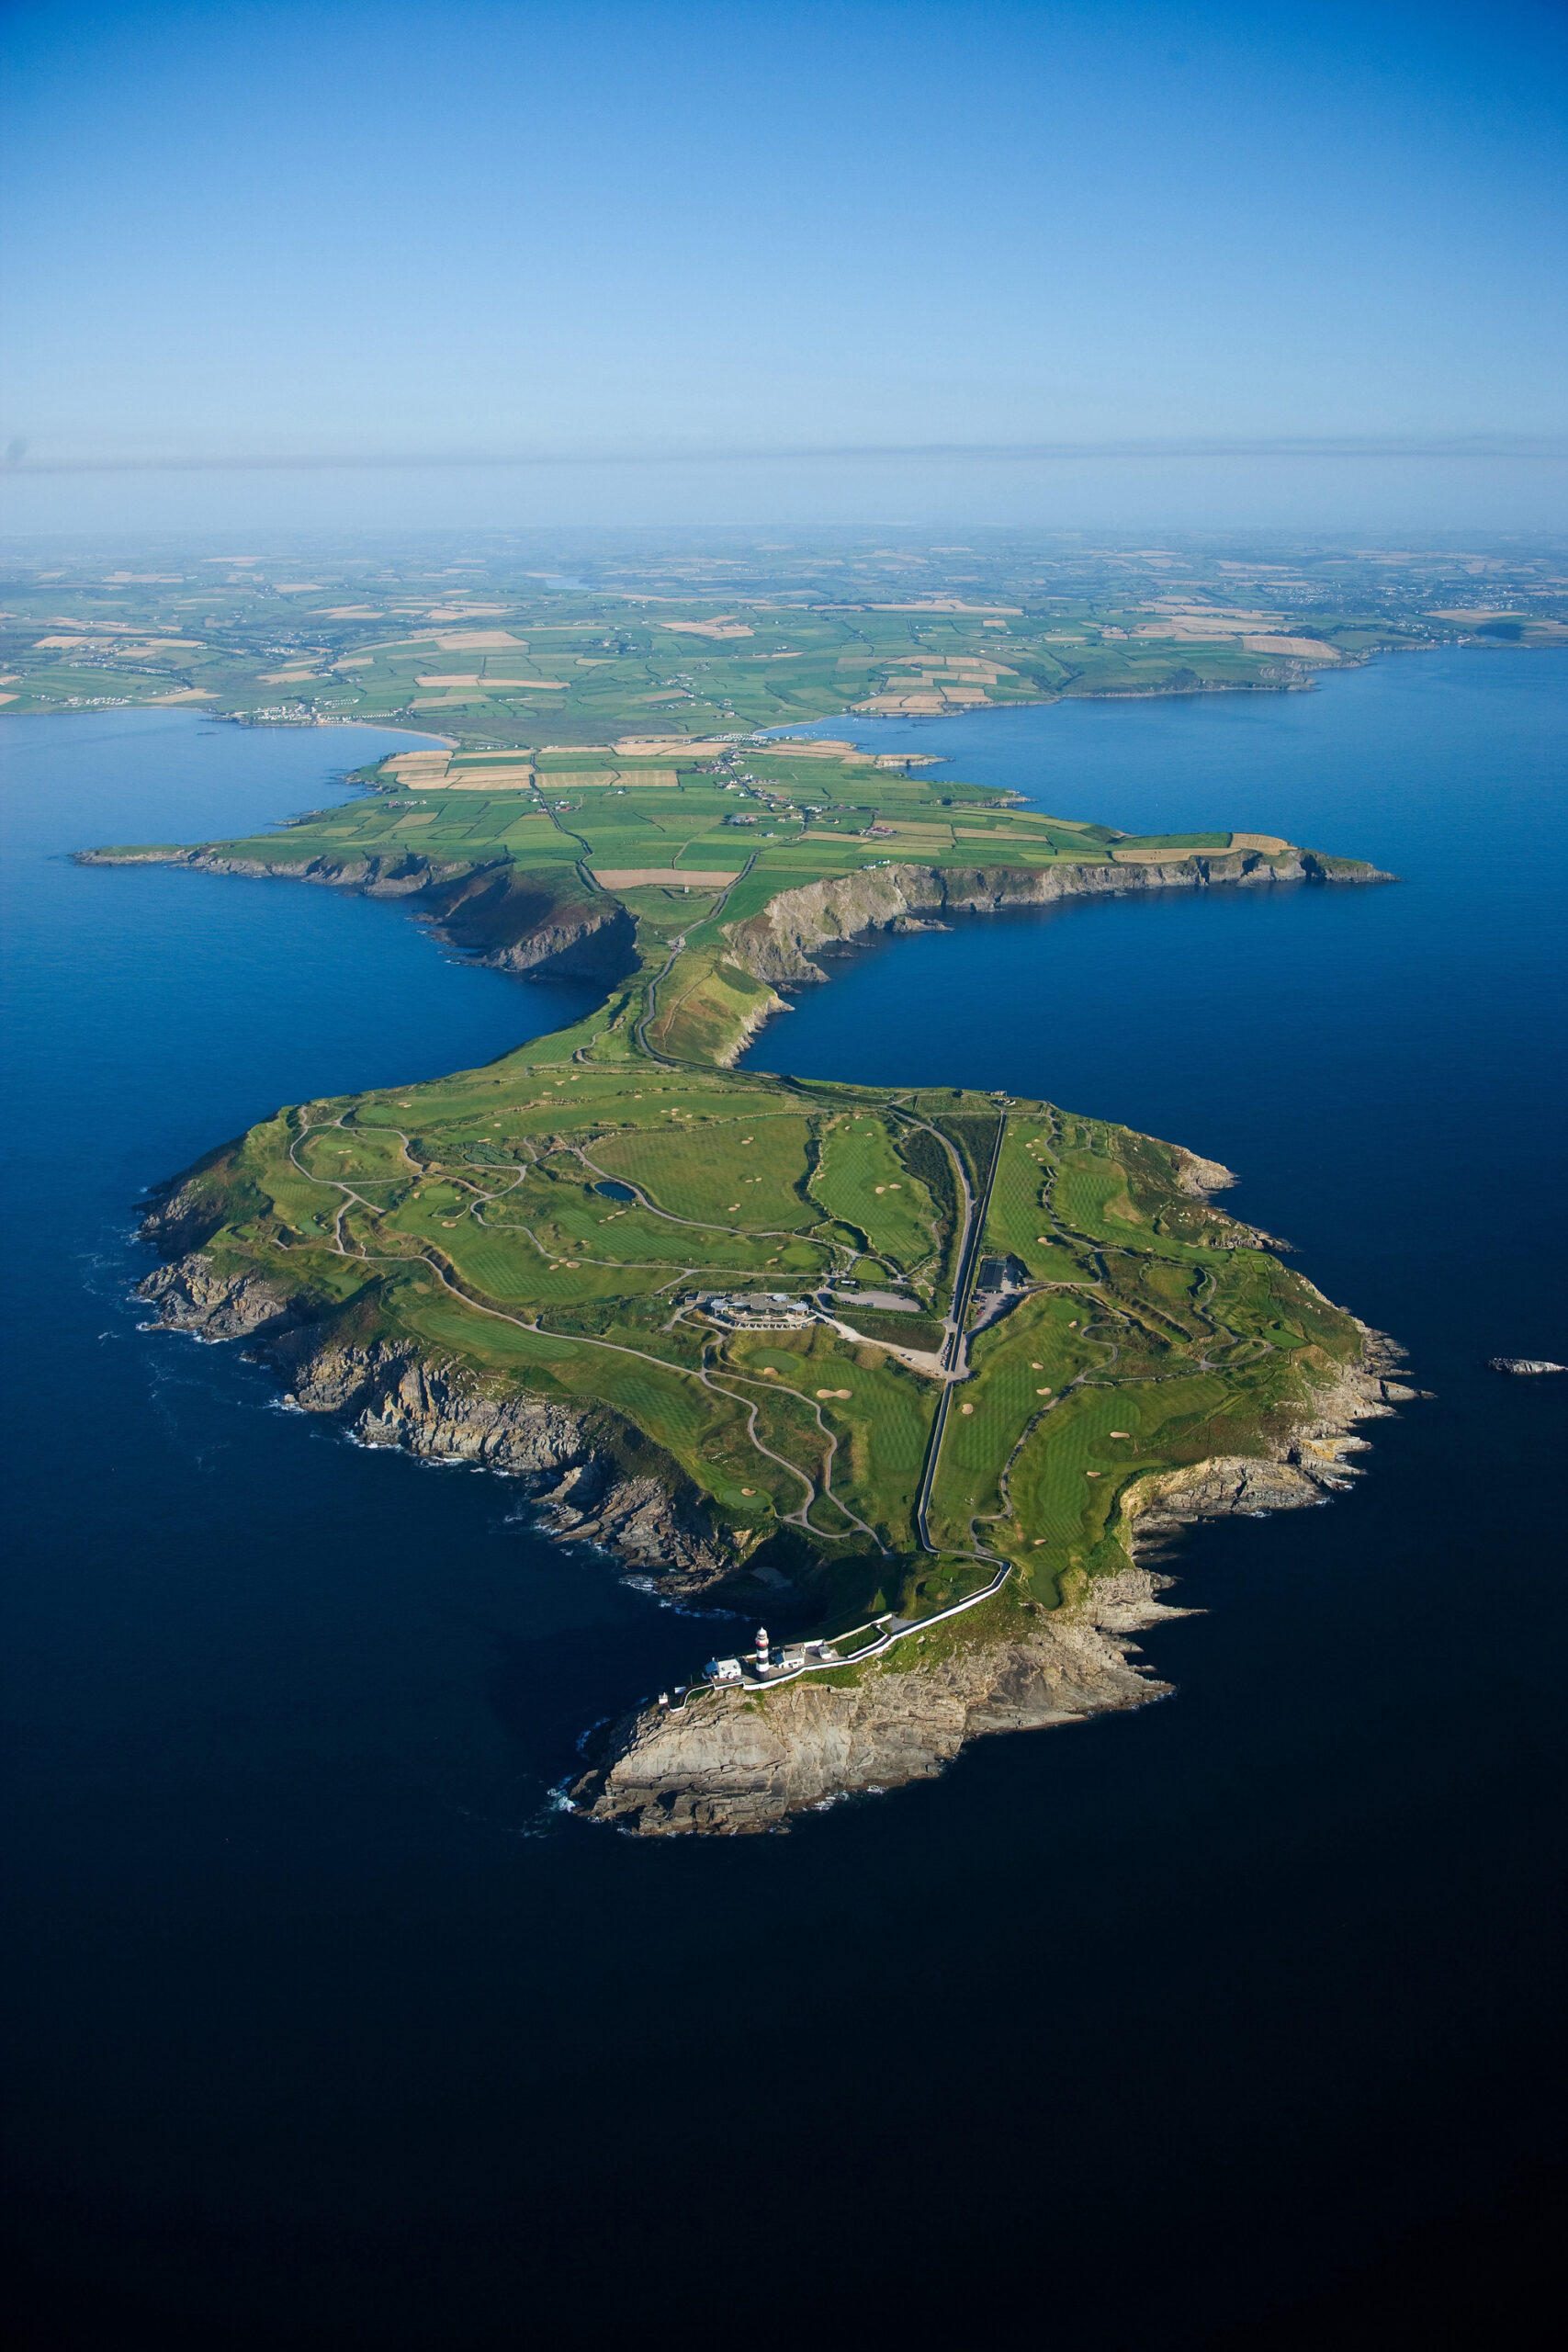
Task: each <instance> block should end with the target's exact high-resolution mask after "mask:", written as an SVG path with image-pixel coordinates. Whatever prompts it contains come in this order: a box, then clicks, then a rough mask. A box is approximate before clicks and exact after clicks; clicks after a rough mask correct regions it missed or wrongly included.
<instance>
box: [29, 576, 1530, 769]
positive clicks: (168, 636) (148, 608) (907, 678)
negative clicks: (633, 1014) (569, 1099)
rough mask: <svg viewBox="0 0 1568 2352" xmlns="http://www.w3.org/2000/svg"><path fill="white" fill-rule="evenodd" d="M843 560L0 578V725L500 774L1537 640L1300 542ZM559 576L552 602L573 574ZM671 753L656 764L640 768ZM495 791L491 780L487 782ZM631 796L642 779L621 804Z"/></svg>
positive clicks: (1508, 588)
mask: <svg viewBox="0 0 1568 2352" xmlns="http://www.w3.org/2000/svg"><path fill="white" fill-rule="evenodd" d="M900 538H901V543H896V544H894V545H892V546H878V545H876V544H875V543H872V544H869V545H868V544H867V543H866V542H865V541H864V540H863V539H861V540H859V541H857V539H856V538H855V537H854V535H852V534H847V535H840V537H837V538H829V539H824V540H823V541H821V542H820V543H818V544H816V545H812V544H809V543H808V544H807V545H804V546H800V547H797V548H779V547H776V546H763V545H761V544H758V543H755V542H752V543H746V542H744V541H741V542H739V543H738V544H737V543H733V542H732V543H731V544H730V545H729V547H728V549H727V551H726V552H725V553H723V554H720V553H718V552H717V551H716V549H713V550H708V551H704V550H701V549H698V550H695V551H694V553H693V554H692V555H691V556H690V557H688V558H685V559H682V558H680V557H666V558H664V559H660V558H659V557H657V556H655V557H652V558H649V555H648V554H647V552H646V551H645V550H640V549H639V550H637V551H635V552H630V551H628V552H627V553H626V554H623V555H620V556H619V557H618V558H617V554H616V552H615V550H614V549H613V548H610V547H607V546H606V547H604V548H599V549H583V550H581V551H576V552H574V553H573V554H572V555H571V556H570V558H566V559H563V560H561V568H560V571H559V572H558V576H557V582H556V583H554V584H551V583H549V582H547V583H546V584H543V585H542V584H541V580H542V578H544V575H542V574H541V573H540V571H539V570H538V569H537V568H536V564H535V563H533V562H530V561H529V560H527V559H526V558H522V557H517V556H511V557H509V556H508V555H507V554H506V553H504V552H503V551H502V550H501V549H499V548H491V549H489V550H488V551H486V553H484V554H482V555H479V556H476V554H475V553H474V552H473V551H472V550H464V551H461V554H460V558H459V560H456V561H454V560H451V555H452V554H454V553H457V552H458V551H457V550H449V551H447V560H442V550H441V548H440V546H439V543H433V544H432V545H431V546H430V547H429V548H428V549H427V550H419V551H416V550H413V549H411V548H408V547H406V546H404V547H397V548H388V549H387V550H385V552H384V553H383V554H381V555H380V556H375V555H371V556H367V555H366V554H364V553H355V555H353V556H345V555H344V553H343V552H341V551H340V552H339V553H337V554H336V555H334V556H332V557H329V558H326V559H324V560H321V561H319V562H317V563H315V564H313V565H311V566H310V567H307V568H305V571H304V576H303V577H299V576H298V575H299V572H300V570H301V567H300V566H299V564H298V563H296V562H289V561H287V560H269V559H267V558H265V557H262V556H246V557H244V558H243V559H236V560H233V561H232V562H230V561H229V560H227V559H213V558H210V557H209V556H207V555H205V554H204V553H200V554H198V553H195V552H194V551H191V552H186V551H183V550H177V551H174V552H173V553H170V552H165V554H164V560H160V561H158V562H155V563H149V564H148V565H147V566H146V568H145V569H132V568H130V566H124V567H121V568H119V569H106V568H105V567H104V565H103V564H102V563H97V564H94V563H91V562H87V561H82V560H74V561H73V560H66V561H63V562H62V561H61V560H58V559H55V560H51V561H49V562H47V563H45V562H43V561H38V560H17V561H15V562H13V563H12V564H11V565H10V566H9V567H8V569H7V573H6V580H5V601H4V606H3V608H0V715H7V714H8V715H32V714H36V713H39V712H48V711H64V710H85V709H101V708H117V707H138V706H141V705H165V706H174V705H181V704H183V705H186V706H188V707H191V708H192V709H195V710H200V711H205V712H207V713H209V714H210V715H212V716H217V717H224V718H236V719H239V720H241V721H243V722H245V723H250V724H265V725H300V724H320V723H330V722H332V721H334V720H339V719H344V718H354V719H359V720H366V721H374V722H378V723H381V724H385V725H389V726H391V727H396V728H401V729H409V730H411V731H413V732H416V733H419V734H421V735H423V736H424V737H428V736H430V735H432V734H434V735H437V736H439V737H441V738H442V739H443V740H445V741H448V742H450V743H451V744H452V745H453V746H454V747H456V748H458V749H461V750H465V751H470V752H472V751H486V750H491V751H493V750H502V751H504V752H505V753H506V754H507V756H508V757H509V758H510V759H511V760H512V761H513V763H514V764H515V765H517V766H519V767H525V766H526V765H528V764H530V763H533V762H534V761H535V760H536V759H539V760H541V761H545V762H547V758H548V748H549V747H550V746H560V745H565V746H568V747H570V748H572V749H577V748H581V749H583V750H587V751H592V752H593V753H594V757H595V761H596V763H597V769H598V775H599V779H600V781H601V782H602V783H603V784H604V785H605V786H613V784H614V781H615V771H616V769H617V767H618V766H619V764H620V761H621V758H622V756H623V755H626V756H630V757H632V758H634V759H635V758H636V757H637V754H638V752H639V750H640V749H641V747H644V746H647V745H651V744H655V743H661V744H664V745H667V746H669V747H671V752H676V751H679V750H680V749H681V748H682V747H683V746H684V745H686V744H687V743H689V742H691V741H694V740H697V739H700V738H703V737H705V736H711V735H715V734H728V735H731V736H735V735H746V734H749V733H751V732H753V731H755V730H756V729H767V728H773V727H779V726H787V725H789V724H791V723H794V722H799V721H802V720H815V719H821V718H831V717H833V716H834V715H835V714H838V713H840V712H842V713H848V712H855V713H857V714H864V715H869V716H872V717H875V716H879V715H883V716H888V717H902V716H917V717H919V716H925V717H942V716H944V715H945V716H951V715H952V714H953V713H956V712H965V711H976V710H986V709H1006V708H1009V707H1016V706H1017V705H1019V704H1021V703H1029V702H1041V701H1054V700H1056V699H1058V698H1060V697H1063V696H1067V697H1074V696H1080V695H1144V694H1153V693H1199V692H1237V691H1247V692H1252V691H1258V690H1266V691H1279V690H1280V689H1282V688H1286V687H1292V686H1300V685H1302V684H1310V683H1311V681H1312V679H1313V678H1314V675H1317V674H1320V673H1323V672H1325V671H1326V670H1331V669H1334V668H1336V667H1338V666H1341V665H1343V664H1344V663H1346V662H1359V661H1362V660H1364V659H1366V657H1367V656H1368V654H1369V653H1371V652H1374V651H1377V650H1382V649H1385V648H1391V647H1399V646H1409V645H1416V644H1424V643H1434V642H1438V641H1444V640H1447V641H1452V640H1453V639H1455V638H1456V637H1458V638H1461V639H1467V640H1469V641H1472V642H1474V643H1477V644H1483V645H1488V646H1492V647H1494V648H1496V649H1499V650H1508V649H1513V648H1526V649H1528V648H1530V647H1538V648H1539V647H1548V646H1554V645H1560V644H1561V643H1562V642H1563V641H1564V639H1565V636H1568V614H1565V609H1564V607H1563V603H1562V596H1561V594H1559V593H1558V592H1559V591H1560V588H1561V582H1559V581H1557V580H1555V578H1554V577H1553V576H1552V575H1551V573H1550V569H1549V568H1546V569H1543V567H1542V565H1541V564H1540V562H1539V561H1536V560H1532V559H1529V558H1528V557H1521V558H1520V560H1518V561H1517V563H1516V564H1514V565H1513V566H1511V567H1510V566H1508V565H1506V564H1499V563H1497V562H1493V563H1491V564H1490V565H1488V566H1486V567H1484V568H1483V571H1484V580H1483V584H1482V585H1481V586H1479V587H1478V584H1477V578H1476V575H1475V572H1474V569H1473V567H1472V566H1470V565H1467V562H1466V560H1465V559H1463V558H1462V557H1461V556H1457V555H1456V556H1454V557H1451V558H1447V559H1445V558H1443V557H1441V556H1432V557H1429V558H1427V559H1423V560H1421V563H1420V568H1419V569H1418V570H1416V571H1413V570H1412V561H1413V560H1412V559H1409V558H1407V557H1404V556H1398V557H1390V558H1388V559H1386V560H1383V559H1380V558H1379V557H1378V556H1377V554H1376V552H1375V551H1374V550H1370V549H1359V550H1348V549H1334V548H1324V547H1321V546H1314V547H1313V548H1311V549H1310V550H1301V551H1296V552H1295V560H1293V561H1285V562H1280V560H1279V552H1280V551H1279V550H1277V549H1276V550H1271V554H1272V555H1273V559H1274V560H1264V561H1262V562H1258V563H1247V562H1246V561H1244V560H1236V559H1235V558H1234V557H1232V558H1219V557H1217V556H1216V555H1215V553H1214V552H1213V550H1212V549H1210V548H1205V547H1202V546H1199V545H1193V546H1190V547H1186V548H1172V549H1170V550H1164V551H1161V550H1147V549H1135V548H1126V549H1116V548H1100V549H1098V550H1094V549H1085V548H1081V547H1078V546H1076V545H1073V544H1072V543H1070V542H1066V541H1056V540H1053V539H1052V538H1051V537H1050V536H1049V535H1043V536H1042V537H1039V538H1038V539H1036V540H1033V541H1029V540H1022V539H1020V538H1017V537H1013V536H1011V535H1008V534H997V535H990V536H988V537H982V539H981V541H980V543H979V544H977V545H976V546H975V547H972V548H962V549H953V548H931V547H929V546H925V545H922V544H921V543H920V542H919V539H918V538H911V537H909V536H908V535H900ZM573 575H575V577H573ZM669 755H670V754H668V753H667V756H669ZM508 781H509V782H510V781H513V779H511V778H509V779H508ZM639 781H640V782H641V783H642V784H643V785H644V786H653V785H655V784H656V783H657V781H658V779H657V777H656V776H655V775H654V774H653V773H652V772H651V771H649V772H646V773H645V774H644V775H642V776H641V777H640V779H639Z"/></svg>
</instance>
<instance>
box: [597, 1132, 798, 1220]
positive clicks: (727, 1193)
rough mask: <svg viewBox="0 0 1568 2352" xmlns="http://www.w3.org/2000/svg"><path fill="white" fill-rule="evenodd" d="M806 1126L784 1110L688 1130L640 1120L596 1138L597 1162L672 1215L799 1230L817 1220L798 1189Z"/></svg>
mask: <svg viewBox="0 0 1568 2352" xmlns="http://www.w3.org/2000/svg"><path fill="white" fill-rule="evenodd" d="M810 1144H811V1129H810V1126H809V1125H808V1123H807V1121H806V1120H805V1119H803V1118H801V1117H799V1116H798V1114H794V1113H791V1112H787V1111H786V1112H772V1113H763V1114H761V1115H759V1114H746V1115H743V1116H741V1117H739V1118H736V1117H733V1116H731V1117H729V1118H728V1119H725V1120H723V1121H712V1122H708V1123H705V1124H704V1125H702V1126H700V1127H697V1128H696V1129H694V1131H691V1132H687V1131H686V1130H685V1129H684V1128H683V1127H682V1126H675V1125H672V1129H671V1131H664V1132H660V1130H659V1129H649V1128H643V1129H641V1130H637V1131H633V1132H632V1133H629V1134H628V1133H626V1132H623V1133H621V1134H619V1135H616V1136H610V1137H608V1138H607V1139H606V1140H605V1141H604V1142H603V1143H602V1144H600V1145H598V1146H597V1147H596V1148H595V1149H594V1152H593V1158H594V1159H595V1160H596V1161H597V1162H598V1164H599V1166H600V1167H602V1168H604V1169H605V1170H608V1172H609V1173H610V1174H611V1175H612V1176H614V1177H619V1178H620V1179H621V1180H622V1181H623V1182H631V1183H634V1184H637V1185H639V1186H640V1187H641V1188H642V1189H643V1191H644V1192H646V1193H647V1194H648V1197H649V1199H650V1200H651V1201H653V1202H654V1203H656V1204H657V1205H658V1206H659V1207H660V1208H661V1209H665V1210H668V1211H669V1212H671V1214H672V1215H676V1216H688V1217H692V1218H694V1219H696V1220H697V1221H698V1222H700V1223H703V1224H710V1225H721V1226H725V1227H728V1226H730V1225H733V1224H739V1225H742V1226H746V1227H770V1228H774V1229H781V1228H786V1227H787V1228H789V1229H791V1230H795V1231H800V1230H803V1229H805V1228H807V1227H810V1226H813V1225H815V1224H817V1223H818V1216H817V1213H816V1211H815V1209H814V1208H813V1206H812V1204H811V1203H810V1202H809V1201H808V1200H807V1198H806V1197H805V1185H806V1181H807V1175H808V1173H809V1170H810V1160H809V1156H808V1155H809V1148H810Z"/></svg>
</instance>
